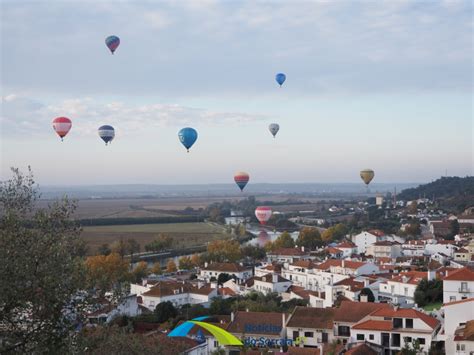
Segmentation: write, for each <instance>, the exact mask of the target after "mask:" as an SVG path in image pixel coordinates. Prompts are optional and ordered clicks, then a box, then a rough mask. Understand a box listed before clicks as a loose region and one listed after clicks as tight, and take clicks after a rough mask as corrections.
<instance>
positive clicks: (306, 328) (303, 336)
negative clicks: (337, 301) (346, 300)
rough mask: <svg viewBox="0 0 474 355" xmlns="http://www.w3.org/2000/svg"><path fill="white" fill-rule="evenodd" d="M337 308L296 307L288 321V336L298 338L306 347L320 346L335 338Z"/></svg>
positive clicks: (294, 339)
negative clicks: (334, 328)
mask: <svg viewBox="0 0 474 355" xmlns="http://www.w3.org/2000/svg"><path fill="white" fill-rule="evenodd" d="M336 310H337V309H336V308H324V309H317V308H308V307H295V310H294V311H293V313H292V314H291V315H290V317H289V318H288V322H287V323H286V336H287V337H288V338H290V339H292V340H293V341H296V340H297V339H299V340H300V342H302V343H303V346H305V347H319V348H321V347H322V346H323V344H327V343H331V342H332V341H333V340H334V332H333V327H334V325H333V324H334V315H335V313H336Z"/></svg>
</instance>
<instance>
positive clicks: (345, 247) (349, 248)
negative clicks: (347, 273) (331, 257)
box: [336, 240, 357, 258]
mask: <svg viewBox="0 0 474 355" xmlns="http://www.w3.org/2000/svg"><path fill="white" fill-rule="evenodd" d="M336 248H337V249H339V250H342V253H343V254H342V257H343V258H348V257H351V255H352V254H357V246H356V245H355V244H354V243H352V242H349V241H347V240H344V241H342V242H341V243H339V244H337V245H336Z"/></svg>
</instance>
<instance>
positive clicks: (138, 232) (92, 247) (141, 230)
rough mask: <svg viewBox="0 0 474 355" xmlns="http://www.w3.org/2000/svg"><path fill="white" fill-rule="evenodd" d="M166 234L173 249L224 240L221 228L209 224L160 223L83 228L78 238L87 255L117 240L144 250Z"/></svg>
mask: <svg viewBox="0 0 474 355" xmlns="http://www.w3.org/2000/svg"><path fill="white" fill-rule="evenodd" d="M160 233H166V234H168V235H169V236H170V237H172V238H173V248H185V247H190V246H196V245H203V244H205V243H207V242H209V241H211V240H216V239H222V238H225V237H226V235H225V230H224V228H223V227H221V226H218V225H215V224H212V223H163V224H132V225H113V226H92V227H84V229H83V232H82V234H81V237H82V238H83V239H84V240H85V241H86V242H87V245H88V247H89V254H96V252H97V248H98V247H99V246H101V245H102V244H104V243H107V244H109V245H110V244H112V243H113V242H114V241H116V240H120V239H123V240H127V239H129V238H133V239H135V240H136V241H137V242H138V243H140V246H141V250H142V251H144V246H145V244H148V243H150V242H151V241H152V240H153V239H154V238H155V237H156V236H158V234H160Z"/></svg>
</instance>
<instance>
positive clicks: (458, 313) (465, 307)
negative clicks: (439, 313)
mask: <svg viewBox="0 0 474 355" xmlns="http://www.w3.org/2000/svg"><path fill="white" fill-rule="evenodd" d="M442 309H443V312H444V329H443V330H444V331H443V332H441V333H440V335H439V336H438V337H439V339H440V340H444V341H445V348H446V353H447V354H455V351H456V344H455V342H454V338H455V333H456V330H457V329H458V328H459V327H460V326H463V325H465V324H466V323H467V322H468V321H471V320H473V319H474V298H469V299H466V300H462V301H454V302H449V303H445V304H444V305H443V308H442ZM466 354H469V353H466Z"/></svg>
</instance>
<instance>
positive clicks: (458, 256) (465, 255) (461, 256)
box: [454, 248, 471, 262]
mask: <svg viewBox="0 0 474 355" xmlns="http://www.w3.org/2000/svg"><path fill="white" fill-rule="evenodd" d="M454 260H455V261H466V262H467V261H470V260H471V254H470V253H469V250H467V249H464V248H460V249H458V250H456V251H455V252H454Z"/></svg>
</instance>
